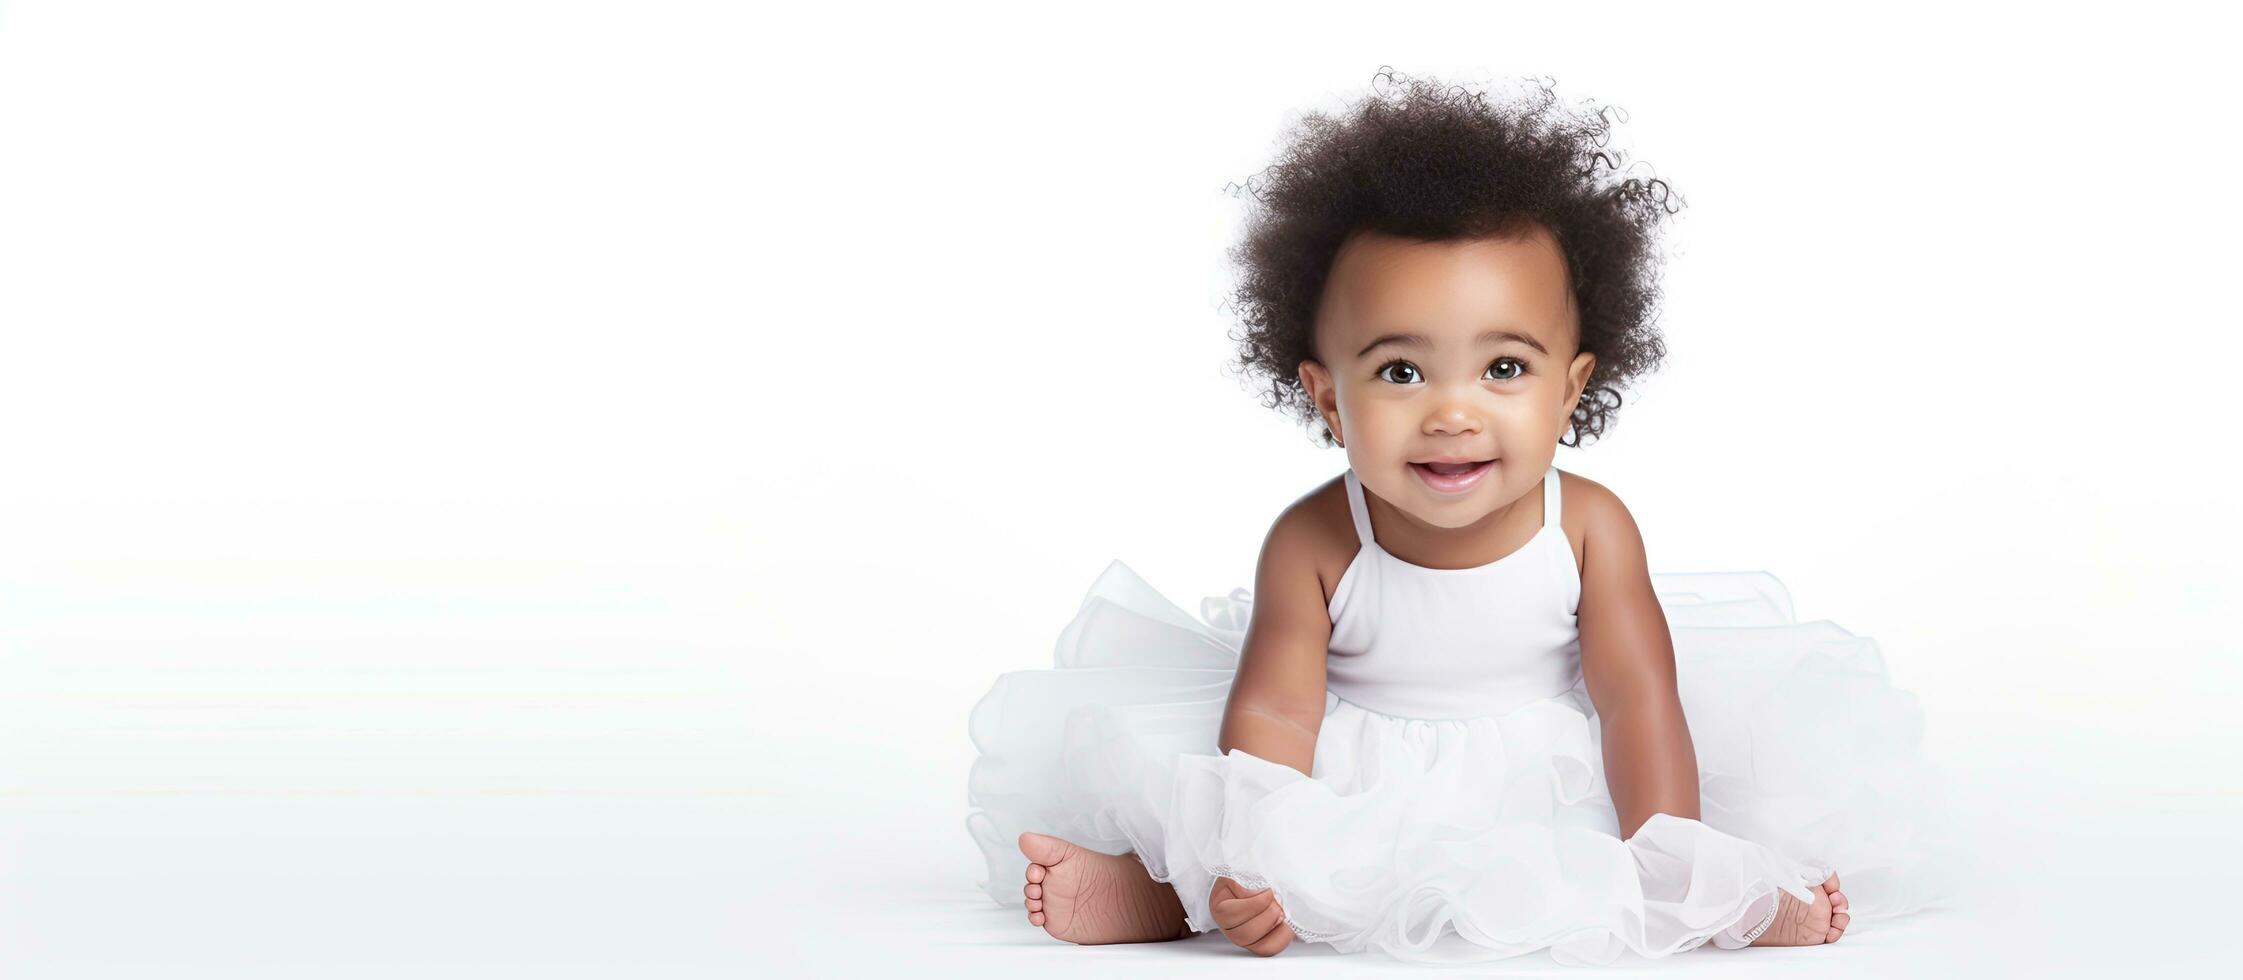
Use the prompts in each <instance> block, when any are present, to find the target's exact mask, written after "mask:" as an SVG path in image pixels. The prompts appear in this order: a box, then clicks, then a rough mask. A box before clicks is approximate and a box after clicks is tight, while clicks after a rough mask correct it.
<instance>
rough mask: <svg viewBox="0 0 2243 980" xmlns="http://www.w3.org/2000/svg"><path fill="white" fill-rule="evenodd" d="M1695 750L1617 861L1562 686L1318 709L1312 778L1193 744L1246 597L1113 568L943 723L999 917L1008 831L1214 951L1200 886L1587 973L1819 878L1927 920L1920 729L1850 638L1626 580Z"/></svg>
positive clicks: (1933, 777)
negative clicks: (1156, 910)
mask: <svg viewBox="0 0 2243 980" xmlns="http://www.w3.org/2000/svg"><path fill="white" fill-rule="evenodd" d="M1652 579H1653V586H1654V588H1655V589H1656V590H1657V591H1658V593H1659V598H1660V603H1661V605H1662V607H1663V608H1664V609H1665V611H1666V614H1667V620H1668V624H1669V626H1670V627H1671V629H1672V632H1673V637H1674V648H1675V661H1676V669H1677V677H1678V683H1679V686H1680V690H1681V696H1682V702H1683V710H1684V713H1685V715H1686V717H1687V718H1688V720H1689V724H1690V733H1691V739H1692V742H1693V743H1694V745H1695V746H1696V749H1697V753H1698V774H1699V809H1700V814H1701V818H1700V819H1697V820H1691V819H1685V818H1680V817H1675V816H1671V815H1668V814H1656V815H1654V816H1652V817H1651V818H1650V819H1649V820H1648V821H1647V822H1646V823H1644V825H1643V826H1642V827H1641V828H1639V829H1638V830H1637V831H1636V833H1635V835H1634V836H1632V837H1630V838H1628V839H1626V840H1622V839H1621V838H1620V836H1619V826H1618V818H1617V815H1616V813H1615V811H1614V809H1613V805H1612V799H1611V795H1610V793H1609V792H1608V790H1607V788H1606V785H1605V780H1604V757H1603V752H1602V745H1601V742H1602V738H1601V731H1600V728H1599V725H1598V720H1597V714H1596V709H1595V706H1594V705H1593V704H1592V703H1591V702H1590V700H1589V697H1588V695H1587V693H1586V692H1585V691H1584V690H1583V689H1582V688H1581V687H1579V686H1576V687H1575V688H1574V689H1572V690H1570V691H1568V692H1566V693H1565V694H1563V695H1561V696H1559V697H1555V698H1551V699H1548V700H1544V701H1538V702H1532V703H1529V704H1527V705H1524V706H1522V707H1519V708H1515V709H1512V710H1509V711H1505V712H1503V713H1501V714H1498V715H1490V716H1487V717H1480V718H1467V719H1455V720H1424V719H1410V718H1398V717H1394V716H1391V715H1385V714H1380V713H1378V712H1374V711H1370V710H1367V709H1365V708H1362V707H1360V706H1358V705H1356V704H1353V703H1351V702H1348V701H1345V700H1342V699H1340V698H1339V697H1337V696H1336V695H1330V694H1327V695H1326V699H1325V700H1326V708H1325V715H1324V721H1323V726H1322V728H1321V729H1320V730H1319V732H1318V734H1317V740H1316V754H1315V760H1314V762H1313V764H1312V766H1311V769H1312V773H1313V775H1312V776H1303V775H1302V774H1301V773H1300V772H1299V771H1297V770H1295V769H1293V768H1291V767H1289V766H1285V765H1282V764H1279V763H1275V762H1270V761H1268V760H1264V759H1260V758H1257V757H1255V756H1252V755H1249V754H1247V753H1244V752H1240V751H1237V750H1233V751H1231V752H1229V753H1227V754H1219V753H1218V752H1217V751H1216V738H1217V732H1218V731H1219V729H1220V726H1221V723H1222V715H1223V706H1224V701H1225V698H1226V696H1227V695H1228V693H1229V690H1230V683H1231V678H1232V672H1233V668H1234V667H1235V665H1236V663H1237V660H1238V650H1239V646H1240V643H1241V641H1242V640H1243V638H1244V635H1245V634H1244V628H1245V625H1246V615H1247V610H1248V608H1249V604H1250V602H1251V598H1252V597H1251V595H1250V594H1249V593H1248V592H1247V591H1246V590H1245V589H1236V590H1233V591H1232V592H1231V594H1230V595H1229V596H1227V597H1213V598H1209V599H1207V600H1205V601H1203V602H1202V603H1201V612H1200V616H1199V617H1197V618H1195V617H1193V616H1191V615H1189V614H1186V613H1185V612H1184V611H1183V610H1181V609H1179V608H1177V606H1176V605H1175V604H1174V603H1172V602H1170V601H1168V600H1167V599H1166V598H1165V597H1163V596H1162V595H1161V594H1160V593H1159V592H1157V591H1155V590H1154V589H1152V588H1151V587H1150V586H1148V585H1147V584H1146V583H1145V582H1144V581H1143V580H1142V579H1140V578H1139V577H1138V576H1137V575H1136V574H1135V573H1133V572H1132V571H1130V569H1129V568H1128V567H1127V566H1125V565H1123V564H1122V563H1120V562H1118V561H1117V562H1114V563H1113V564H1111V565H1110V566H1108V568H1107V569H1106V571H1105V573H1104V574H1102V575H1101V576H1100V577H1099V579H1098V581H1097V582H1096V583H1095V584H1094V585H1093V586H1092V588H1091V590H1090V594H1089V596H1088V597H1087V598H1086V599H1085V600H1084V601H1083V605H1082V608H1081V610H1080V611H1079V612H1078V613H1077V615H1076V616H1075V619H1074V621H1073V622H1072V623H1070V624H1069V625H1068V627H1067V629H1066V630H1065V631H1064V632H1063V633H1062V634H1061V636H1060V639H1059V644H1058V650H1057V654H1056V656H1055V658H1054V659H1055V663H1054V666H1053V668H1052V669H1049V670H1023V671H1014V672H1011V673H1006V674H1002V675H1000V676H999V677H998V678H997V682H996V684H995V685H994V686H993V687H992V688H991V689H990V691H989V693H988V694H987V695H986V696H984V697H983V698H982V700H981V701H980V703H978V704H977V705H975V707H974V709H973V713H972V716H971V720H970V729H971V732H972V736H973V740H974V744H975V746H976V747H977V748H978V749H979V750H980V757H979V758H978V759H977V760H976V761H975V763H974V766H973V770H972V773H971V776H970V779H969V781H968V791H967V795H968V801H969V804H970V806H971V808H972V812H971V813H970V814H969V816H968V817H967V827H968V830H969V831H970V833H971V834H972V836H973V838H974V841H975V843H976V844H977V845H978V846H979V847H980V848H981V850H982V853H983V855H984V856H985V857H986V859H987V861H988V870H989V879H988V881H987V882H985V883H984V888H985V890H986V891H987V892H988V894H989V896H990V897H991V898H992V899H994V900H996V901H997V902H999V903H1001V904H1004V905H1007V906H1013V907H1017V906H1018V905H1019V904H1020V902H1021V899H1022V896H1021V885H1022V882H1023V881H1024V880H1025V879H1024V877H1023V873H1024V872H1025V870H1026V866H1027V858H1026V857H1025V856H1023V855H1022V854H1021V853H1020V850H1019V847H1018V844H1017V839H1018V837H1019V835H1020V833H1021V832H1022V831H1026V830H1033V831H1038V832H1041V833H1047V834H1053V835H1056V836H1059V837H1062V838H1065V839H1067V840H1070V841H1073V842H1075V843H1077V844H1080V845H1083V846H1085V847H1088V848H1091V849H1093V850H1097V851H1101V852H1104V853H1108V854H1121V853H1125V852H1135V853H1136V854H1137V856H1138V858H1139V860H1141V861H1142V862H1143V863H1144V865H1145V867H1146V869H1147V870H1148V871H1150V872H1151V873H1152V876H1153V877H1154V878H1155V879H1157V880H1160V881H1164V882H1168V883H1169V884H1171V885H1173V886H1174V887H1175V889H1176V893H1177V897H1178V898H1179V899H1180V900H1182V902H1183V905H1184V909H1185V912H1186V915H1187V916H1188V917H1189V922H1190V925H1191V927H1192V928H1193V929H1194V930H1197V931H1201V932H1205V931H1209V930H1213V929H1216V928H1217V926H1216V925H1215V923H1214V921H1213V919H1212V918H1211V917H1210V916H1209V913H1208V902H1207V895H1208V891H1209V889H1210V888H1211V887H1212V886H1213V884H1214V879H1215V878H1216V877H1217V876H1228V877H1230V878H1232V879H1233V880H1236V881H1238V882H1240V883H1241V884H1244V885H1246V886H1247V887H1249V888H1255V889H1259V888H1265V887H1266V888H1269V889H1271V890H1272V891H1273V892H1274V894H1275V897H1276V898H1277V901H1278V903H1279V904H1280V905H1281V906H1282V907H1283V908H1284V911H1285V917H1286V920H1287V921H1288V922H1289V923H1290V924H1291V925H1292V927H1293V930H1294V932H1295V933H1296V935H1297V936H1298V937H1299V938H1300V939H1302V940H1307V941H1311V942H1323V943H1329V944H1330V945H1331V946H1333V947H1334V948H1336V949H1338V950H1341V951H1345V952H1355V951H1365V950H1376V951H1381V952H1385V953H1388V954H1390V955H1393V956H1395V957H1398V958H1401V959H1405V960H1412V961H1419V962H1472V961H1479V960H1488V959H1496V958H1501V957H1507V956H1516V955H1520V954H1523V953H1530V952H1534V951H1537V950H1542V949H1548V950H1550V952H1551V955H1552V956H1553V958H1555V959H1556V960H1557V961H1558V962H1561V963H1567V964H1605V963H1610V962H1613V961H1614V960H1616V959H1618V958H1620V957H1621V956H1622V955H1624V954H1626V953H1629V952H1633V953H1635V954H1637V955H1640V956H1648V957H1657V956H1665V955H1668V954H1670V953H1674V952H1678V951H1681V950H1685V949H1690V948H1693V947H1695V946H1697V945H1700V944H1702V943H1704V942H1705V941H1706V940H1707V939H1709V938H1710V937H1712V935H1713V934H1714V933H1717V932H1720V931H1721V930H1723V929H1725V928H1727V927H1728V926H1730V925H1731V924H1732V923H1734V922H1735V921H1736V920H1737V919H1738V918H1739V917H1740V916H1741V915H1742V914H1743V912H1744V910H1745V909H1746V908H1747V906H1749V905H1750V904H1751V903H1752V902H1753V901H1754V900H1756V899H1758V898H1760V897H1762V896H1765V895H1768V894H1770V893H1771V892H1772V891H1774V890H1776V889H1782V890H1785V891H1788V892H1790V893H1791V894H1792V895H1794V896H1796V897H1798V898H1800V899H1803V900H1804V899H1811V898H1812V892H1811V890H1810V889H1811V888H1812V886H1813V885H1814V884H1815V883H1817V882H1820V881H1821V880H1822V879H1823V878H1824V877H1827V875H1828V872H1829V871H1831V870H1835V871H1837V872H1838V875H1839V880H1840V884H1841V886H1842V887H1843V888H1844V890H1845V894H1846V896H1847V899H1848V903H1849V905H1850V908H1849V912H1850V913H1851V915H1852V922H1851V924H1850V925H1849V927H1848V931H1849V932H1853V931H1856V930H1858V929H1860V928H1861V927H1862V925H1863V924H1865V923H1870V922H1874V921H1877V920H1880V919H1885V918H1890V917H1892V916H1897V915H1901V914H1905V913H1908V912H1912V911H1915V910H1918V909H1921V908H1925V907H1927V906H1930V905H1933V904H1935V903H1938V902H1940V901H1942V900H1944V899H1947V898H1949V897H1951V895H1952V892H1953V885H1954V883H1955V882H1956V881H1957V880H1959V876H1960V871H1959V861H1960V859H1962V858H1963V857H1964V856H1965V855H1964V853H1963V851H1962V849H1961V848H1960V847H1959V846H1958V844H1959V841H1958V840H1957V838H1956V837H1955V835H1954V833H1953V828H1954V826H1955V824H1954V823H1953V821H1952V820H1951V816H1952V814H1951V813H1950V811H1949V809H1948V806H1947V802H1946V792H1945V787H1944V784H1943V781H1942V779H1941V777H1940V775H1939V773H1938V772H1937V771H1936V770H1935V769H1934V768H1933V767H1931V766H1930V765H1929V764H1928V763H1927V762H1926V761H1925V760H1924V759H1923V757H1922V754H1921V751H1920V748H1919V743H1920V740H1921V732H1922V712H1921V711H1920V709H1919V708H1918V706H1917V704H1916V701H1915V699H1914V698H1913V697H1912V696H1911V695H1909V694H1907V693H1906V692H1904V691H1900V690H1896V689H1894V688H1893V687H1892V685H1891V683H1890V682H1889V680H1888V678H1887V676H1886V673H1885V668H1884V663H1883V660H1882V658H1881V657H1880V656H1879V654H1878V651H1877V645H1876V643H1875V642H1874V641H1872V640H1870V639H1868V638H1866V637H1859V636H1855V635H1853V634H1851V633H1848V632H1846V631H1845V630H1843V629H1840V628H1839V627H1838V626H1836V625H1835V624H1833V623H1830V622H1827V621H1816V622H1807V623H1800V622H1795V621H1794V620H1793V618H1792V614H1791V602H1790V598H1789V596H1788V594H1787V593H1786V592H1785V591H1784V588H1783V586H1782V584H1781V583H1779V582H1778V581H1777V580H1776V579H1775V578H1774V577H1773V576H1771V575H1768V574H1766V573H1760V572H1753V573H1712V574H1661V575H1654V576H1652Z"/></svg>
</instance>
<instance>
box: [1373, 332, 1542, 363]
mask: <svg viewBox="0 0 2243 980" xmlns="http://www.w3.org/2000/svg"><path fill="white" fill-rule="evenodd" d="M1473 340H1474V342H1476V343H1478V344H1480V345H1482V346H1486V345H1488V344H1498V343H1502V342H1504V341H1506V340H1515V341H1518V342H1519V343H1522V344H1525V345H1527V346H1528V347H1532V348H1534V350H1535V352H1536V353H1538V354H1548V353H1550V351H1549V349H1548V348H1545V347H1543V346H1542V342H1541V341H1539V340H1536V339H1534V338H1533V337H1529V336H1527V335H1526V334H1523V333H1517V332H1514V331H1510V330H1486V331H1482V332H1481V333H1480V335H1479V336H1478V337H1475V338H1473ZM1382 344H1400V345H1402V346H1404V347H1416V348H1419V349H1421V350H1422V349H1429V348H1431V347H1432V346H1433V342H1432V341H1430V340H1427V339H1425V335H1424V334H1417V333H1389V334H1380V335H1379V338H1378V339H1377V340H1374V341H1371V342H1370V343H1369V344H1366V345H1364V347H1363V349H1362V350H1360V351H1357V352H1356V353H1355V356H1356V357H1357V358H1358V359H1360V358H1362V357H1363V356H1364V355H1366V354H1369V353H1370V352H1371V351H1373V350H1376V349H1377V348H1378V347H1379V346H1380V345H1382Z"/></svg>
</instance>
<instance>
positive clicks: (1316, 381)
mask: <svg viewBox="0 0 2243 980" xmlns="http://www.w3.org/2000/svg"><path fill="white" fill-rule="evenodd" d="M1300 375H1301V390H1302V391H1305V392H1307V393H1308V404H1309V407H1310V408H1313V409H1315V410H1316V414H1318V415H1320V416H1323V418H1324V427H1325V428H1327V429H1330V430H1332V435H1333V437H1334V438H1335V439H1337V438H1340V400H1339V392H1338V390H1337V389H1335V388H1334V387H1333V386H1332V372H1330V371H1327V370H1324V365H1322V364H1318V363H1316V362H1315V361H1313V360H1304V361H1302V362H1301V366H1300Z"/></svg>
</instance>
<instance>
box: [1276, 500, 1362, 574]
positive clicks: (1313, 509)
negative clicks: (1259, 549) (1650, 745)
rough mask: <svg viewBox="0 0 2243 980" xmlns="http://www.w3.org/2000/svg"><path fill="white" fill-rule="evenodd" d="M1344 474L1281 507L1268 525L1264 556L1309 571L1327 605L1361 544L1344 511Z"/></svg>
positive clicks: (1348, 515)
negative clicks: (1281, 559)
mask: <svg viewBox="0 0 2243 980" xmlns="http://www.w3.org/2000/svg"><path fill="white" fill-rule="evenodd" d="M1344 481H1345V474H1342V475H1340V476H1335V477H1333V478H1331V479H1329V480H1326V481H1324V482H1323V483H1320V484H1317V485H1316V486H1315V487H1312V488H1310V489H1309V491H1308V492H1306V493H1303V494H1301V495H1300V496H1299V497H1298V498H1296V499H1294V501H1293V502H1292V503H1290V504H1287V505H1286V506H1285V509H1284V510H1283V511H1280V512H1279V513H1278V515H1277V520H1276V521H1275V522H1273V523H1272V524H1271V525H1270V539H1269V542H1268V544H1267V545H1266V550H1265V553H1267V554H1273V555H1281V556H1283V560H1285V561H1297V562H1300V563H1303V564H1306V565H1309V566H1311V567H1313V568H1314V569H1315V570H1316V577H1317V580H1318V581H1319V582H1320V583H1321V584H1322V586H1323V589H1324V602H1325V604H1326V605H1330V604H1331V601H1332V590H1333V589H1334V588H1335V587H1337V586H1338V585H1339V582H1340V576H1341V575H1343V574H1345V573H1346V572H1347V566H1348V564H1349V563H1350V562H1352V561H1354V560H1355V554H1356V552H1357V551H1359V550H1361V548H1362V544H1361V543H1360V542H1358V541H1357V540H1356V538H1355V518H1354V517H1353V516H1352V515H1350V514H1349V513H1348V510H1347V484H1346V483H1345V482H1344Z"/></svg>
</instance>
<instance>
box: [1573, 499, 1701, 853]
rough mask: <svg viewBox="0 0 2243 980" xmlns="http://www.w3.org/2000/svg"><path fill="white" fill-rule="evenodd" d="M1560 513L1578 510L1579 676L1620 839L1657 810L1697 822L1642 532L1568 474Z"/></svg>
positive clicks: (1693, 779) (1669, 648) (1670, 649)
mask: <svg viewBox="0 0 2243 980" xmlns="http://www.w3.org/2000/svg"><path fill="white" fill-rule="evenodd" d="M1561 489H1562V490H1563V492H1564V494H1565V497H1564V502H1563V505H1562V508H1561V513H1564V514H1566V515H1569V516H1570V515H1575V514H1578V515H1580V516H1581V519H1582V524H1581V532H1580V533H1581V536H1582V542H1581V547H1582V553H1583V554H1582V560H1581V604H1580V608H1579V610H1578V613H1579V626H1580V630H1581V674H1582V678H1583V680H1584V681H1586V683H1587V687H1588V690H1589V700H1590V701H1592V702H1594V703H1595V704H1596V709H1597V716H1598V718H1599V719H1600V720H1601V722H1602V726H1603V727H1602V734H1603V738H1604V770H1605V783H1606V785H1607V787H1608V788H1609V789H1610V790H1611V791H1612V805H1613V809H1615V810H1616V811H1618V815H1619V819H1620V836H1621V837H1623V838H1625V837H1632V836H1634V835H1635V832H1636V829H1637V828H1639V827H1642V826H1643V823H1644V821H1646V820H1649V819H1651V815H1652V814H1654V813H1664V814H1668V815H1669V816H1676V817H1687V818H1689V819H1692V820H1696V819H1698V753H1697V749H1696V747H1695V746H1693V745H1692V744H1691V742H1690V726H1689V725H1688V724H1687V723H1686V722H1685V721H1684V719H1683V716H1682V697H1681V695H1680V694H1679V693H1678V692H1677V690H1676V688H1675V669H1674V641H1673V638H1672V637H1671V636H1670V635H1669V634H1668V632H1667V616H1666V613H1665V612H1664V611H1662V610H1661V609H1660V608H1659V597H1658V594H1657V593H1655V592H1653V591H1652V588H1651V571H1650V567H1649V564H1648V562H1647V561H1646V560H1645V557H1644V551H1643V535H1642V534H1641V532H1639V531H1638V530H1637V529H1636V522H1635V518H1634V516H1633V515H1631V514H1629V513H1628V508H1627V507H1626V506H1625V505H1623V504H1621V503H1620V498H1619V497H1617V496H1615V495H1614V494H1613V493H1612V491H1611V490H1608V489H1606V488H1605V487H1604V485H1603V484H1600V483H1596V482H1595V481H1592V480H1589V479H1586V478H1584V477H1579V476H1575V475H1573V474H1571V473H1567V474H1565V482H1564V483H1563V484H1562V485H1561Z"/></svg>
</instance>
